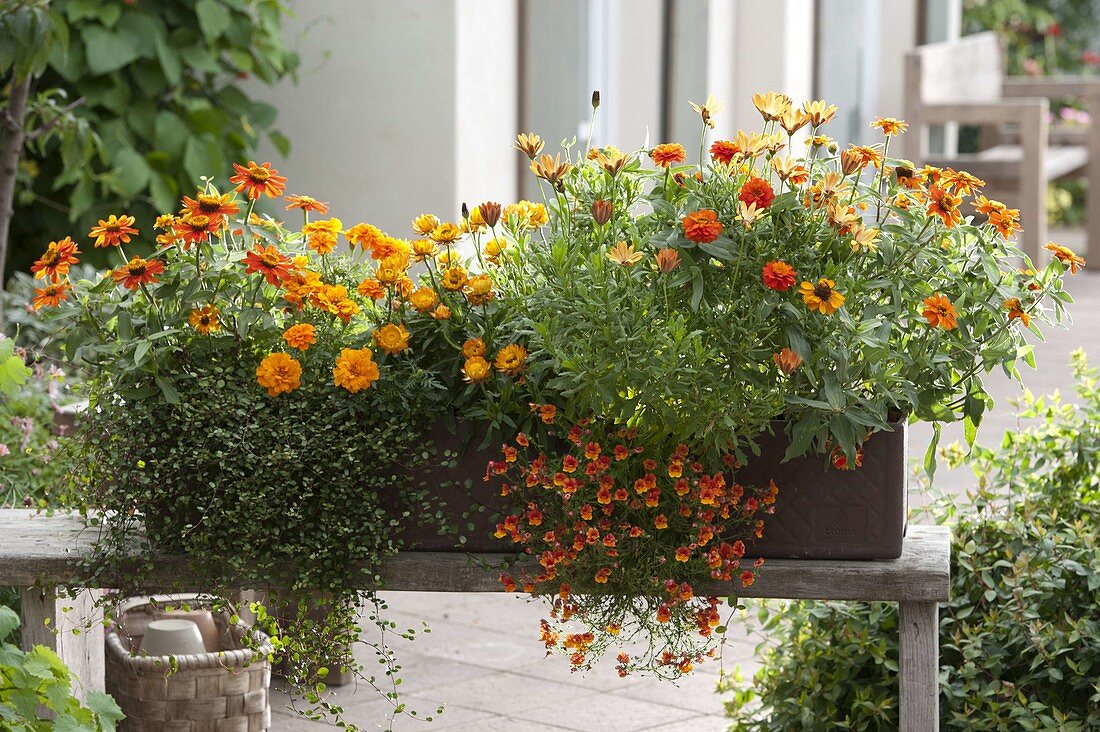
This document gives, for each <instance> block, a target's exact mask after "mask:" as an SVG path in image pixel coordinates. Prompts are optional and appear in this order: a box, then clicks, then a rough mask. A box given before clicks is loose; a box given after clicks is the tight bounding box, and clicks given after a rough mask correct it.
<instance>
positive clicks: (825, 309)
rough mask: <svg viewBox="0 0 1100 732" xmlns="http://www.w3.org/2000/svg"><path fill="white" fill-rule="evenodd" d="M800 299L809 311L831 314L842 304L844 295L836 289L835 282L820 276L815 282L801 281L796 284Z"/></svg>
mask: <svg viewBox="0 0 1100 732" xmlns="http://www.w3.org/2000/svg"><path fill="white" fill-rule="evenodd" d="M798 291H799V293H800V294H801V295H802V301H803V302H804V303H806V307H808V308H809V309H810V310H811V311H812V310H816V311H818V312H819V313H821V314H822V315H832V314H833V313H835V312H836V311H837V310H839V309H840V308H841V307H842V306H843V305H844V295H843V294H841V293H840V292H838V291H837V289H836V282H834V281H833V280H830V279H827V278H825V277H822V278H821V279H819V280H818V281H817V284H816V285H815V284H813V283H812V282H803V283H802V284H801V285H799V286H798Z"/></svg>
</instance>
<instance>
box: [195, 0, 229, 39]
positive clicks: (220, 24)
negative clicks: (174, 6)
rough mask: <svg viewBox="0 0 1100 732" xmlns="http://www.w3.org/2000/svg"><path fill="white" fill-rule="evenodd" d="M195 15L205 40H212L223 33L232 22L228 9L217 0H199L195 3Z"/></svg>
mask: <svg viewBox="0 0 1100 732" xmlns="http://www.w3.org/2000/svg"><path fill="white" fill-rule="evenodd" d="M195 15H196V16H197V17H198V21H199V29H200V30H202V34H203V36H205V37H206V40H207V41H213V40H215V39H216V38H217V37H218V36H220V35H221V34H222V33H225V32H226V31H227V30H229V26H230V25H231V23H232V17H231V16H230V13H229V10H228V9H227V8H226V7H225V6H224V5H222V4H221V3H220V2H218V0H199V1H198V2H197V3H195Z"/></svg>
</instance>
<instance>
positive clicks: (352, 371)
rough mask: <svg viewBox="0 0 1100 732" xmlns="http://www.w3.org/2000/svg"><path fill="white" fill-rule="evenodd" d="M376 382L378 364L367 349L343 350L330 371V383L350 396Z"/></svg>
mask: <svg viewBox="0 0 1100 732" xmlns="http://www.w3.org/2000/svg"><path fill="white" fill-rule="evenodd" d="M377 380H378V364H376V363H375V362H374V354H372V353H371V350H370V349H369V348H361V349H355V348H345V349H344V350H342V351H341V352H340V357H339V358H337V359H336V366H335V368H333V369H332V381H333V383H334V384H335V385H336V386H342V387H343V388H345V389H347V390H348V391H350V392H351V393H352V394H357V393H358V392H360V391H362V390H363V389H368V388H370V385H371V384H373V383H374V382H375V381H377Z"/></svg>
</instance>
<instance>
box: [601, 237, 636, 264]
mask: <svg viewBox="0 0 1100 732" xmlns="http://www.w3.org/2000/svg"><path fill="white" fill-rule="evenodd" d="M604 254H605V256H606V257H607V258H608V259H610V260H611V261H612V262H614V263H615V264H619V265H622V266H623V267H630V266H633V265H635V264H637V263H638V262H640V261H642V256H643V255H642V253H641V252H636V251H634V245H633V244H627V243H626V242H625V241H620V242H616V243H615V246H613V247H611V248H610V249H608V250H607V251H606V252H605V253H604Z"/></svg>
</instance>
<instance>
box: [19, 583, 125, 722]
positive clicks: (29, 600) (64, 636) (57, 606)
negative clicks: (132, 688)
mask: <svg viewBox="0 0 1100 732" xmlns="http://www.w3.org/2000/svg"><path fill="white" fill-rule="evenodd" d="M101 592H102V590H81V591H80V592H78V593H77V595H76V596H75V597H68V596H67V595H66V596H59V595H58V594H57V592H56V591H55V590H53V589H52V588H48V589H45V590H42V589H38V588H35V587H24V588H22V589H21V590H20V601H21V604H22V615H23V618H22V620H23V627H22V635H23V648H24V649H30V648H31V647H32V646H46V647H47V648H49V649H51V650H53V651H54V652H55V653H56V654H57V655H58V656H60V658H61V660H62V661H63V662H64V663H65V665H66V666H68V667H69V672H70V673H71V674H72V679H73V692H74V693H75V694H76V696H77V697H78V698H79V699H81V700H82V701H83V700H84V699H85V698H86V697H85V695H86V692H89V691H103V684H104V657H103V628H102V625H101V624H100V623H99V622H96V623H95V624H93V622H92V621H93V619H100V618H102V614H101V611H100V610H98V609H97V608H96V607H95V601H96V599H97V597H98V595H99V594H100V593H101ZM74 629H78V630H79V631H80V633H79V634H74V633H73V630H74Z"/></svg>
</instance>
